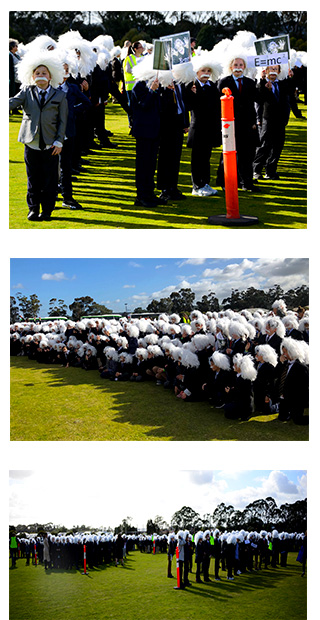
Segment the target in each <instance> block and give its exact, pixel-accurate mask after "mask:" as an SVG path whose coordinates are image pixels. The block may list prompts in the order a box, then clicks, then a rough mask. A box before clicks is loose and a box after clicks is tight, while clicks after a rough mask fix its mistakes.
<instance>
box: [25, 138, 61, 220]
mask: <svg viewBox="0 0 320 620" xmlns="http://www.w3.org/2000/svg"><path fill="white" fill-rule="evenodd" d="M24 161H25V164H26V169H27V177H28V190H27V204H28V207H29V211H34V212H35V213H36V214H39V211H40V206H42V213H43V214H44V215H48V216H50V215H51V212H52V211H53V209H54V205H55V201H56V195H57V190H58V164H59V157H58V155H52V149H46V150H44V151H39V150H36V149H31V148H30V147H29V146H27V145H26V146H25V150H24Z"/></svg>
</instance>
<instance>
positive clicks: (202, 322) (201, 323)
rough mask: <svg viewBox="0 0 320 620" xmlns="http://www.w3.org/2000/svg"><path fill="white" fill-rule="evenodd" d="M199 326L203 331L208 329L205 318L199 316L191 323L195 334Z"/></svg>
mask: <svg viewBox="0 0 320 620" xmlns="http://www.w3.org/2000/svg"><path fill="white" fill-rule="evenodd" d="M197 326H199V327H201V329H206V322H205V319H204V317H203V316H199V318H197V319H194V321H191V329H192V331H193V332H194V333H195V332H196V331H197Z"/></svg>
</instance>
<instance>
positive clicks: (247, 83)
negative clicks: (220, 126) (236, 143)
mask: <svg viewBox="0 0 320 620" xmlns="http://www.w3.org/2000/svg"><path fill="white" fill-rule="evenodd" d="M242 80H243V82H242V90H241V94H240V91H239V89H238V86H237V84H236V83H235V81H234V78H233V77H232V75H227V76H226V77H224V78H222V80H220V82H219V92H220V96H222V95H223V92H222V89H223V88H230V90H231V93H232V96H233V97H234V101H233V105H234V118H235V134H236V138H237V136H238V137H239V136H240V135H241V136H242V135H244V134H246V133H247V132H248V131H249V130H251V129H252V126H253V125H255V124H256V110H255V107H254V104H255V102H259V91H258V90H257V88H256V84H255V82H254V80H251V78H248V77H246V76H244V77H243V78H242Z"/></svg>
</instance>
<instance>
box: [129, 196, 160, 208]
mask: <svg viewBox="0 0 320 620" xmlns="http://www.w3.org/2000/svg"><path fill="white" fill-rule="evenodd" d="M134 206H135V207H145V209H154V207H155V206H156V203H155V202H152V201H151V200H144V199H143V198H136V199H135V201H134Z"/></svg>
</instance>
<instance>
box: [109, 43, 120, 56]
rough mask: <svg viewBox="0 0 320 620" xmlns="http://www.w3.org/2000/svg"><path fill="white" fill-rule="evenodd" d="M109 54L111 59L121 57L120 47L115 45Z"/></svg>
mask: <svg viewBox="0 0 320 620" xmlns="http://www.w3.org/2000/svg"><path fill="white" fill-rule="evenodd" d="M110 54H111V58H115V57H117V56H121V47H120V45H115V47H113V48H112V49H111V50H110Z"/></svg>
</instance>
